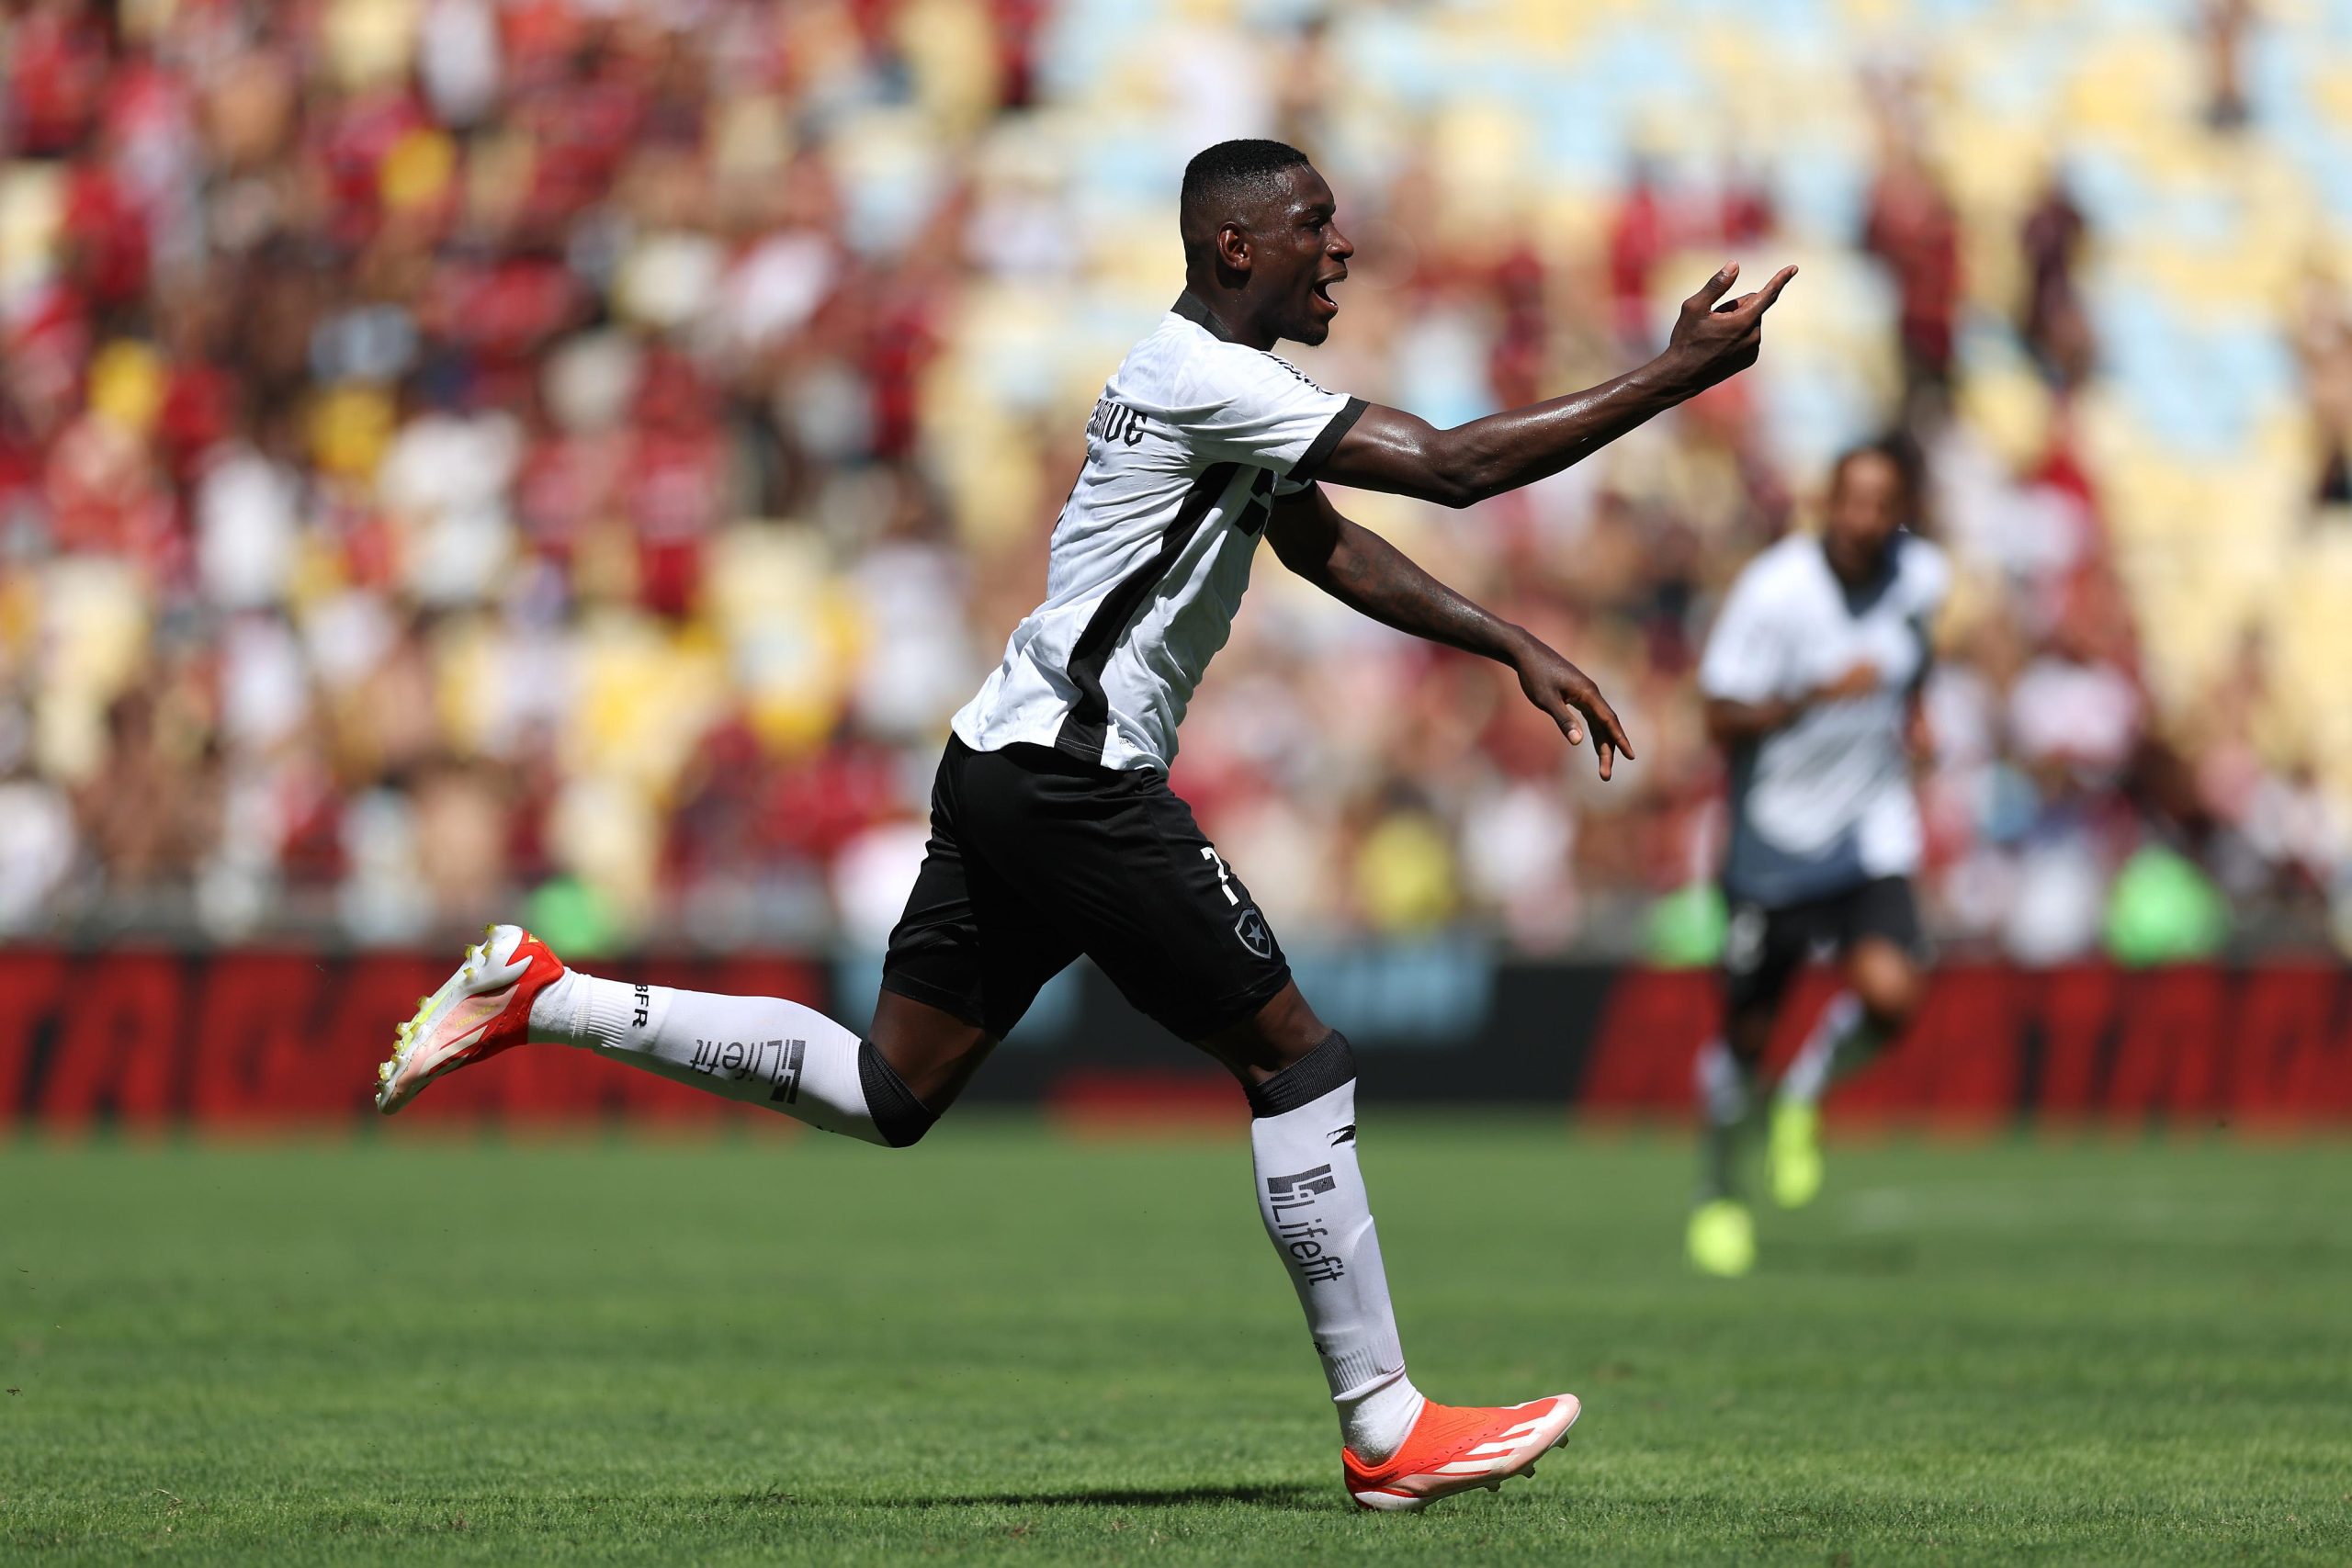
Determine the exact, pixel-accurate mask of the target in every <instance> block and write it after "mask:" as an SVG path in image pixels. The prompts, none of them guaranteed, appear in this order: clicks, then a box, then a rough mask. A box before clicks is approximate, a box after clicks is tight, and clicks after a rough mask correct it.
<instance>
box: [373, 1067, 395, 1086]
mask: <svg viewBox="0 0 2352 1568" xmlns="http://www.w3.org/2000/svg"><path fill="white" fill-rule="evenodd" d="M376 1081H377V1082H378V1083H390V1082H391V1081H392V1065H391V1064H390V1062H379V1063H377V1064H376Z"/></svg>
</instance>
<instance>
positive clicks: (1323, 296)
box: [1311, 272, 1348, 310]
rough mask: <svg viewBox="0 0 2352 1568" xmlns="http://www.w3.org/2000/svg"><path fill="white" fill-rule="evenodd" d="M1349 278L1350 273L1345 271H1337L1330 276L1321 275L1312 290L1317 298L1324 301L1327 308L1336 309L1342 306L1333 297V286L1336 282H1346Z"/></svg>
mask: <svg viewBox="0 0 2352 1568" xmlns="http://www.w3.org/2000/svg"><path fill="white" fill-rule="evenodd" d="M1347 280H1348V275H1347V274H1346V273H1344V272H1342V273H1335V274H1333V275H1332V276H1329V277H1319V278H1317V279H1316V280H1315V287H1314V288H1313V289H1312V290H1311V292H1312V293H1313V294H1314V296H1315V298H1316V299H1318V300H1320V301H1322V304H1323V308H1324V309H1325V310H1338V309H1339V308H1340V302H1339V301H1338V300H1337V299H1332V298H1331V288H1332V286H1333V285H1334V284H1340V283H1345V282H1346V281H1347Z"/></svg>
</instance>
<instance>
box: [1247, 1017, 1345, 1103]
mask: <svg viewBox="0 0 2352 1568" xmlns="http://www.w3.org/2000/svg"><path fill="white" fill-rule="evenodd" d="M1355 1078H1356V1055H1355V1051H1354V1050H1353V1048H1351V1046H1350V1045H1349V1044H1348V1037H1347V1036H1346V1035H1344V1034H1342V1033H1340V1032H1339V1031H1338V1030H1336V1029H1333V1030H1328V1031H1326V1032H1324V1036H1323V1038H1322V1039H1321V1040H1320V1041H1318V1042H1317V1044H1316V1046H1315V1049H1313V1050H1312V1051H1309V1052H1307V1053H1306V1055H1302V1056H1300V1057H1299V1058H1298V1059H1297V1060H1296V1061H1295V1062H1293V1063H1291V1064H1290V1065H1289V1066H1286V1067H1284V1068H1283V1070H1282V1071H1280V1072H1278V1073H1276V1074H1274V1075H1273V1076H1272V1077H1267V1078H1262V1079H1261V1080H1259V1081H1258V1082H1256V1083H1250V1084H1245V1085H1244V1087H1243V1092H1244V1093H1245V1094H1247V1095H1248V1096H1249V1097H1250V1115H1251V1116H1253V1117H1265V1116H1281V1115H1284V1114H1286V1113H1288V1112H1290V1111H1295V1110H1297V1109H1298V1108H1299V1107H1300V1106H1302V1105H1307V1104H1311V1103H1313V1102H1314V1101H1316V1100H1320V1099H1322V1098H1323V1097H1324V1096H1325V1095H1327V1094H1329V1093H1330V1092H1331V1091H1332V1090H1334V1089H1340V1088H1341V1087H1343V1086H1344V1085H1347V1084H1351V1083H1353V1082H1355Z"/></svg>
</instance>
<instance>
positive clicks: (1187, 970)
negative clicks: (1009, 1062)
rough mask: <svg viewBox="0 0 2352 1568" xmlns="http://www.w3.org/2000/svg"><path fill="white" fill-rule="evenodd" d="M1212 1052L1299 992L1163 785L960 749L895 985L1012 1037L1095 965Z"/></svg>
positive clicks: (938, 811) (891, 964)
mask: <svg viewBox="0 0 2352 1568" xmlns="http://www.w3.org/2000/svg"><path fill="white" fill-rule="evenodd" d="M1080 953H1084V954H1086V955H1087V956H1088V957H1089V958H1091V959H1093V960H1094V962H1095V964H1097V965H1098V966H1099V967H1100V968H1101V969H1102V971H1103V973H1104V974H1105V975H1108V976H1110V977H1111V980H1112V983H1113V984H1114V985H1116V986H1117V987H1119V989H1120V990H1121V991H1122V992H1123V993H1125V996H1126V998H1127V1000H1129V1001H1130V1002H1133V1003H1134V1004H1135V1006H1136V1009H1137V1010H1140V1011H1142V1012H1144V1013H1147V1014H1148V1015H1149V1016H1150V1017H1152V1018H1154V1019H1156V1020H1158V1021H1159V1022H1160V1023H1161V1024H1163V1025H1165V1026H1166V1027H1167V1028H1168V1029H1169V1030H1170V1032H1173V1033H1175V1034H1176V1035H1177V1036H1178V1037H1179V1038H1181V1039H1184V1040H1199V1039H1201V1038H1202V1037H1203V1036H1204V1035H1208V1034H1213V1033H1215V1032H1216V1031H1218V1030H1220V1029H1223V1028H1225V1027H1226V1026H1227V1024H1230V1023H1235V1022H1238V1021H1240V1020H1242V1019H1245V1018H1247V1017H1249V1016H1250V1014H1251V1013H1254V1012H1256V1011H1257V1010H1259V1009H1260V1008H1261V1007H1263V1006H1265V1004H1266V1003H1267V1002H1268V1001H1270V1000H1272V998H1273V996H1274V993H1276V992H1277V991H1280V990H1281V989H1282V988H1283V986H1284V985H1286V984H1288V983H1289V980H1290V964H1288V963H1287V962H1286V961H1285V960H1284V959H1283V950H1282V945H1281V944H1280V943H1279V942H1275V941H1274V933H1273V931H1272V928H1271V927H1269V926H1268V925H1267V924H1266V919H1265V917H1264V916H1263V915H1261V913H1260V912H1259V910H1258V905H1257V902H1256V900H1254V899H1252V898H1251V897H1250V890H1249V889H1248V888H1247V887H1244V886H1242V885H1241V879H1240V878H1239V877H1238V876H1236V875H1234V874H1233V872H1232V870H1231V868H1230V867H1228V866H1227V864H1226V863H1225V861H1224V859H1223V857H1221V856H1220V855H1218V853H1217V852H1216V850H1215V849H1214V848H1212V847H1211V846H1210V844H1209V841H1208V840H1207V839H1206V838H1205V837H1204V836H1203V835H1202V833H1201V829H1200V827H1199V825H1198V824H1197V823H1195V822H1194V821H1193V812H1192V808H1191V807H1188V806H1186V805H1185V804H1184V803H1183V802H1182V801H1181V800H1179V799H1177V798H1176V796H1175V795H1174V794H1173V793H1171V792H1170V789H1169V787H1168V781H1167V779H1166V778H1165V777H1163V776H1161V775H1160V774H1159V773H1147V772H1142V771H1139V770H1126V769H1121V770H1116V771H1114V770H1112V769H1108V768H1102V767H1097V766H1095V765H1093V764H1091V763H1089V762H1083V761H1079V760H1078V759H1077V758H1075V757H1070V756H1066V755H1064V754H1063V753H1061V752H1059V751H1056V750H1051V749H1050V748H1047V747H1044V746H1007V747H1005V748H1003V749H1002V750H996V751H975V750H972V749H971V748H970V747H968V746H967V745H965V744H964V743H963V742H962V741H961V740H956V739H950V740H949V741H948V742H947V753H946V755H945V756H944V757H942V758H941V759H940V760H939V776H938V779H937V781H936V782H935V783H934V784H933V786H932V794H931V841H930V843H929V844H928V845H926V846H925V852H924V854H923V862H922V872H921V873H920V874H917V876H916V877H915V887H914V891H913V892H912V893H911V894H910V895H909V896H908V897H907V912H906V914H905V915H904V916H903V917H901V918H900V919H899V926H898V929H897V930H896V931H892V932H891V933H890V951H889V953H888V957H886V958H885V959H884V961H883V964H882V987H883V989H885V990H889V991H896V992H898V993H899V995H900V996H902V997H910V998H913V999H914V1000H916V1001H919V1002H927V1003H929V1004H930V1005H931V1006H933V1007H935V1008H939V1009H941V1010H944V1011H946V1012H950V1013H953V1014H955V1015H956V1017H957V1018H960V1019H962V1020H963V1021H965V1022H967V1023H973V1024H978V1026H979V1027H981V1028H982V1029H985V1030H987V1031H988V1032H989V1034H991V1035H993V1036H995V1037H996V1038H998V1039H1000V1040H1001V1039H1002V1038H1003V1037H1004V1036H1005V1035H1006V1034H1007V1033H1008V1032H1011V1030H1012V1026H1013V1025H1014V1024H1015V1023H1017V1022H1019V1021H1020V1020H1021V1015H1022V1014H1023V1013H1024V1012H1026V1011H1028V1010H1029V1004H1030V1002H1032V1001H1033V1000H1035V998H1036V995H1037V991H1038V987H1042V986H1043V985H1045V983H1046V981H1048V980H1050V979H1052V978H1053V977H1054V976H1056V975H1057V974H1059V973H1060V972H1061V971H1062V969H1063V968H1064V967H1065V966H1066V965H1068V964H1069V962H1070V961H1071V960H1072V959H1074V958H1076V957H1077V956H1078V955H1079V954H1080Z"/></svg>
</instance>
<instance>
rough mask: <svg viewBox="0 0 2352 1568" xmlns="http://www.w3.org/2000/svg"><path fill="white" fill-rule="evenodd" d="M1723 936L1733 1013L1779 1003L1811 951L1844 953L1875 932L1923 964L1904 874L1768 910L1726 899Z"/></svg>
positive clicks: (1727, 990)
mask: <svg viewBox="0 0 2352 1568" xmlns="http://www.w3.org/2000/svg"><path fill="white" fill-rule="evenodd" d="M1730 903H1731V924H1730V928H1729V929H1728V930H1727V931H1725V932H1724V1001H1725V1002H1726V1003H1727V1004H1728V1005H1729V1006H1730V1008H1731V1010H1732V1011H1734V1012H1744V1011H1747V1010H1748V1009H1750V1008H1758V1007H1771V1006H1774V1005H1776V1004H1778V1003H1779V1001H1780V999H1781V996H1782V994H1783V993H1785V992H1786V991H1787V990H1788V988H1789V982H1790V980H1791V979H1792V978H1794V977H1795V976H1796V972H1797V971H1798V970H1799V969H1800V968H1802V967H1804V961H1805V960H1806V959H1807V958H1808V957H1810V956H1811V955H1812V954H1813V953H1815V951H1816V950H1822V949H1826V950H1828V951H1830V952H1833V953H1844V952H1846V951H1847V950H1849V948H1851V947H1852V946H1853V945H1854V944H1855V943H1856V942H1860V941H1861V940H1862V939H1863V938H1864V937H1880V938H1883V939H1884V940H1885V941H1888V942H1893V943H1894V945H1895V946H1897V947H1899V948H1901V949H1903V950H1904V951H1905V953H1910V954H1911V955H1912V956H1913V957H1915V958H1917V959H1919V960H1920V961H1921V962H1925V961H1926V959H1927V943H1926V941H1925V939H1924V937H1923V936H1922V934H1921V932H1920V929H1919V905H1918V901H1917V899H1916V898H1914V897H1912V894H1911V882H1910V879H1909V878H1908V877H1902V876H1882V877H1878V878H1876V879H1874V880H1872V881H1870V882H1865V883H1862V884H1861V885H1860V886H1855V887H1849V888H1848V889H1846V890H1845V891H1844V892H1842V893H1832V894H1829V895H1828V896H1826V897H1821V898H1810V899H1807V900H1806V901H1805V902H1804V903H1802V904H1787V905H1783V906H1781V907H1780V908H1766V907H1765V906H1764V905H1761V904H1744V903H1741V902H1740V901H1739V900H1738V899H1736V898H1734V899H1732V900H1730Z"/></svg>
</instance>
